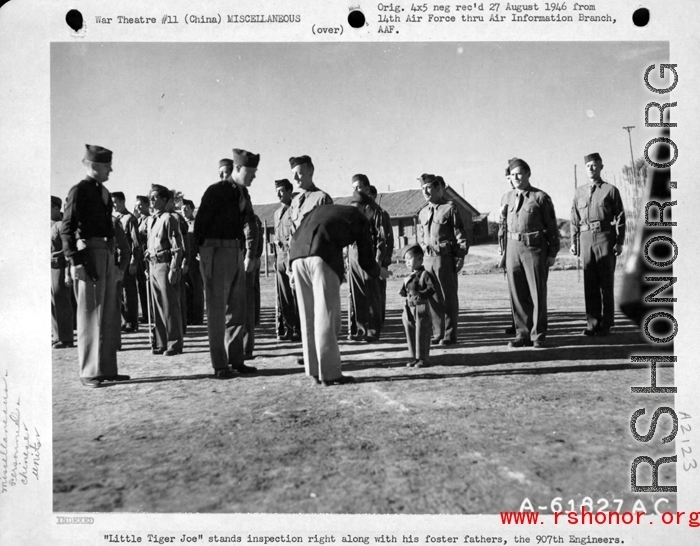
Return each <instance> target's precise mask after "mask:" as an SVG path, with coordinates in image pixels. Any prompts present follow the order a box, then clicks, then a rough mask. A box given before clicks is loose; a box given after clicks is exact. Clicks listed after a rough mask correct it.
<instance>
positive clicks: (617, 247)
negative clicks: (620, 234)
mask: <svg viewBox="0 0 700 546" xmlns="http://www.w3.org/2000/svg"><path fill="white" fill-rule="evenodd" d="M613 252H614V253H615V256H619V255H620V254H622V245H615V246H614V247H613Z"/></svg>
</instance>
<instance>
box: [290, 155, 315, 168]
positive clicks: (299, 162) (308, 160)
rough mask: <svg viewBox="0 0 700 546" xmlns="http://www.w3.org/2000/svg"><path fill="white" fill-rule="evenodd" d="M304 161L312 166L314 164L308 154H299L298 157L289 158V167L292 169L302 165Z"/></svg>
mask: <svg viewBox="0 0 700 546" xmlns="http://www.w3.org/2000/svg"><path fill="white" fill-rule="evenodd" d="M305 163H308V164H309V165H311V166H312V167H313V166H314V164H313V162H312V161H311V158H310V157H309V156H308V155H300V156H299V157H290V158H289V167H290V168H291V169H293V168H294V167H296V166H297V165H304V164H305Z"/></svg>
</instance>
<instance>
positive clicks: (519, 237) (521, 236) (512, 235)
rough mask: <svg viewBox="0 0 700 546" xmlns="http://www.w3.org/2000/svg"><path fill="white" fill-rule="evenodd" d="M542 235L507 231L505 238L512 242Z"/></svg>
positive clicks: (535, 232)
mask: <svg viewBox="0 0 700 546" xmlns="http://www.w3.org/2000/svg"><path fill="white" fill-rule="evenodd" d="M540 234H544V231H530V232H519V231H509V232H507V236H508V238H509V239H513V240H514V241H526V240H527V239H529V238H531V237H536V236H537V235H540Z"/></svg>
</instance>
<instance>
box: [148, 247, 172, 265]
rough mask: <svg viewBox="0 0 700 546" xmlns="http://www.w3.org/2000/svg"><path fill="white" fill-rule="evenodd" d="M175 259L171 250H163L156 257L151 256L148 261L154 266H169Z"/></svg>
mask: <svg viewBox="0 0 700 546" xmlns="http://www.w3.org/2000/svg"><path fill="white" fill-rule="evenodd" d="M172 258H173V253H172V251H171V250H161V251H159V252H158V253H157V254H156V255H155V256H149V257H148V260H149V261H150V262H151V263H152V264H169V263H170V260H172Z"/></svg>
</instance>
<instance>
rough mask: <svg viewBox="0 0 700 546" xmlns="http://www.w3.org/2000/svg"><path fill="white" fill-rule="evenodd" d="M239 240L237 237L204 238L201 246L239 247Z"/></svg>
mask: <svg viewBox="0 0 700 546" xmlns="http://www.w3.org/2000/svg"><path fill="white" fill-rule="evenodd" d="M240 243H241V242H240V241H239V240H238V239H204V243H202V245H201V246H219V247H227V248H239V247H240Z"/></svg>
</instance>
